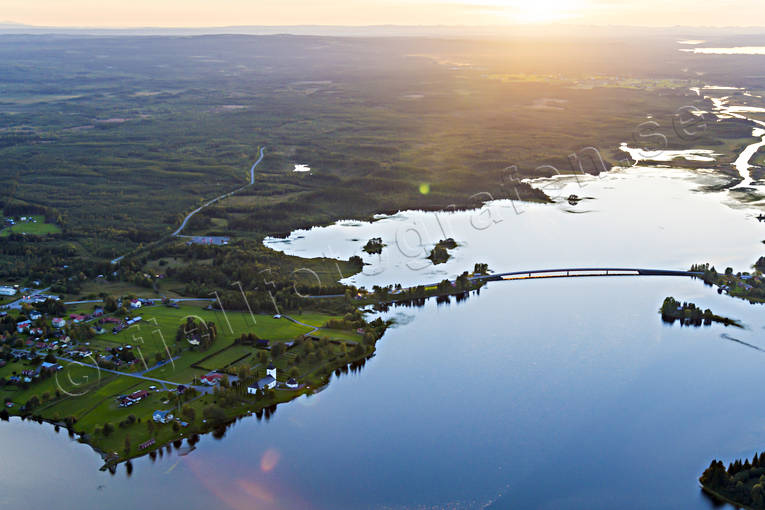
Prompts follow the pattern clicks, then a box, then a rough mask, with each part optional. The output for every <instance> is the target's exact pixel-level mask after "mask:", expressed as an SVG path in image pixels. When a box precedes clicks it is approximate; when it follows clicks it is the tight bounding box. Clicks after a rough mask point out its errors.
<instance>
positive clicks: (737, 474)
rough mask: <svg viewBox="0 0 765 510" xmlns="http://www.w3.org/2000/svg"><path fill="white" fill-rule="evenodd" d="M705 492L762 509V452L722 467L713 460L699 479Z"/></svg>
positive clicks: (764, 488)
mask: <svg viewBox="0 0 765 510" xmlns="http://www.w3.org/2000/svg"><path fill="white" fill-rule="evenodd" d="M699 482H701V485H702V486H703V487H704V488H705V489H706V490H708V491H710V492H713V493H715V494H718V495H720V496H722V497H724V498H726V499H729V500H731V501H733V502H734V503H736V504H739V505H743V506H746V507H748V508H754V509H765V453H763V454H762V455H758V454H757V453H755V454H754V457H752V461H751V462H750V461H749V460H748V459H745V460H744V462H742V461H741V459H738V460H736V461H734V462H731V463H730V464H728V467H727V469H726V467H725V465H724V464H723V463H722V461H720V460H716V459H715V460H713V461H712V462H711V463H710V464H709V467H708V468H707V469H706V470H705V471H704V473H703V474H702V475H701V477H700V478H699Z"/></svg>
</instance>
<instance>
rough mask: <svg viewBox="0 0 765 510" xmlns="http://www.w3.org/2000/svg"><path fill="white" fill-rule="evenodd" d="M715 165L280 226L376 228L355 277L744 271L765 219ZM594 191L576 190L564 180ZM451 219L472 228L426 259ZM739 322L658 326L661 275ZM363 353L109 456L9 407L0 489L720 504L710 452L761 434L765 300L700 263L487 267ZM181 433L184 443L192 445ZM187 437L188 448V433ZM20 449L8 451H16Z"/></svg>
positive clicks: (404, 500) (510, 504)
mask: <svg viewBox="0 0 765 510" xmlns="http://www.w3.org/2000/svg"><path fill="white" fill-rule="evenodd" d="M724 182H725V181H722V180H721V178H720V177H717V176H715V175H714V174H712V173H711V172H705V171H695V172H690V171H684V170H675V169H668V168H640V167H633V168H630V169H621V170H619V169H617V170H615V171H613V172H609V173H607V174H604V175H602V176H600V177H581V176H580V177H578V178H572V177H569V178H559V179H550V180H546V181H537V182H535V185H537V186H539V187H543V188H545V190H546V191H547V192H548V193H549V194H551V195H552V196H554V197H556V198H557V202H556V204H554V205H531V204H521V203H517V202H516V203H512V202H510V201H499V202H493V203H491V204H489V205H487V206H485V207H484V208H483V209H481V210H480V211H467V212H459V213H451V214H449V213H440V214H434V213H425V212H417V211H408V212H404V213H400V214H398V215H395V216H392V217H386V218H382V219H380V220H379V221H377V222H375V223H365V222H357V221H347V222H340V223H339V224H337V225H333V226H330V227H326V228H317V229H312V230H310V231H302V232H296V233H294V234H293V235H292V236H291V237H290V238H289V239H287V240H278V239H270V240H268V242H267V244H269V245H270V246H272V247H274V248H276V249H280V250H284V251H286V252H289V253H295V254H299V255H303V256H316V255H322V254H323V255H329V256H335V257H340V258H348V257H349V256H351V255H355V254H360V252H361V247H362V246H363V245H364V243H365V242H366V241H367V240H368V239H369V238H370V237H376V236H380V237H382V238H383V240H384V242H385V243H386V244H387V246H386V248H385V249H384V250H383V254H382V256H380V257H377V256H371V255H365V256H364V258H365V260H366V261H367V262H368V263H369V265H368V266H367V267H366V268H365V271H364V273H363V274H360V275H357V276H354V277H352V278H349V280H348V281H351V282H353V283H355V284H358V285H365V286H367V287H371V286H372V285H374V284H388V283H395V282H401V283H404V284H413V283H423V282H435V281H438V280H440V279H442V278H444V277H446V276H454V275H456V274H459V273H460V272H462V271H463V270H465V269H469V268H472V265H473V264H474V263H475V262H478V261H481V262H487V263H489V264H490V266H491V267H492V269H495V270H497V271H510V270H521V269H542V268H557V267H592V266H603V265H605V266H611V267H614V266H622V267H649V268H660V269H687V268H688V267H689V266H690V265H691V264H692V263H696V262H706V261H709V262H712V263H714V264H715V265H716V266H717V267H718V269H720V270H722V269H724V268H725V267H726V266H733V267H735V268H736V269H737V270H746V269H748V268H749V267H750V266H751V264H752V263H753V262H754V261H755V260H756V259H757V258H758V257H759V256H760V255H762V254H763V251H765V250H763V248H764V247H763V244H762V242H761V241H762V240H763V239H765V228H764V226H763V224H761V223H758V222H757V221H756V220H755V219H754V216H755V214H756V212H757V210H756V209H755V208H754V207H753V206H751V205H749V206H742V205H740V204H739V203H738V202H736V198H737V196H736V193H734V192H729V191H715V192H712V191H709V190H708V187H709V186H715V185H720V184H722V183H724ZM571 193H576V194H578V195H579V196H580V197H585V198H586V199H585V200H583V201H581V202H579V203H578V204H577V205H571V204H569V203H568V202H567V201H566V200H565V199H564V197H567V196H568V195H569V194H571ZM446 235H451V236H453V237H454V238H455V239H456V240H457V241H458V242H459V243H460V245H459V247H458V248H457V249H455V250H454V251H453V255H454V257H453V259H452V260H450V261H449V262H448V263H446V264H443V265H439V266H437V267H433V266H432V265H430V264H429V263H428V262H427V261H426V260H425V255H426V254H427V252H428V250H429V249H430V248H431V247H432V245H433V244H435V242H436V241H438V240H439V239H441V238H443V237H445V236H446ZM670 295H671V296H675V297H676V298H678V299H680V300H685V301H693V302H696V303H697V304H698V305H700V306H701V307H709V308H711V309H712V310H713V311H715V312H716V313H718V314H720V315H725V316H729V317H732V318H735V319H739V320H741V321H742V322H743V323H744V324H745V325H746V328H745V329H738V328H733V327H728V328H726V327H723V326H719V325H713V326H709V327H701V328H692V327H680V326H679V325H674V326H670V325H666V324H664V323H662V321H661V320H660V316H659V314H658V313H657V312H658V308H659V307H660V305H661V302H662V300H663V299H664V298H665V297H666V296H670ZM385 315H386V316H390V317H394V318H396V319H397V325H396V326H395V327H393V328H392V329H390V330H389V331H388V332H387V333H386V335H385V337H384V338H383V339H382V341H381V342H380V343H379V344H378V352H377V355H376V356H375V357H374V358H373V359H371V360H369V361H368V362H367V364H366V366H365V367H364V368H363V369H362V370H361V371H359V372H356V373H351V374H348V375H341V376H338V377H333V379H332V381H331V383H330V384H329V386H328V388H327V389H326V390H325V391H323V392H321V393H319V394H317V395H314V396H311V397H307V398H301V399H299V400H297V401H294V402H292V403H289V404H287V405H283V406H280V407H279V408H278V409H277V411H276V413H275V415H274V416H272V417H271V419H270V420H268V421H266V420H258V419H256V418H255V417H249V418H245V419H242V420H240V421H239V422H237V423H236V424H234V425H233V426H232V427H230V428H229V429H228V431H227V432H226V434H225V436H224V437H223V438H215V437H213V436H212V435H208V436H204V437H202V438H201V440H200V442H199V443H198V444H197V445H196V449H195V450H194V451H192V452H191V453H188V454H187V455H180V453H179V452H177V451H173V452H172V453H168V454H165V455H164V456H162V457H160V458H157V459H156V460H152V459H150V458H142V459H138V460H136V461H134V462H133V463H132V473H128V470H127V469H126V466H124V465H123V466H120V468H119V469H118V471H117V472H116V473H115V474H110V473H108V472H101V471H99V470H98V468H99V467H100V465H101V461H100V458H99V457H98V456H97V455H96V454H94V453H93V452H92V451H91V450H90V448H89V447H87V446H85V445H81V444H79V443H77V442H75V441H72V440H71V439H69V438H68V437H67V434H66V432H65V431H62V432H60V433H56V432H55V431H54V429H53V427H51V426H49V425H45V424H43V425H38V424H36V423H28V422H26V423H25V422H21V421H20V420H12V421H11V422H10V423H1V424H0V448H1V449H2V450H1V451H2V452H3V458H4V459H5V462H3V463H0V506H3V507H6V508H10V507H13V506H17V507H21V506H24V507H28V508H43V507H48V506H50V507H55V508H57V509H77V510H83V509H101V508H114V509H123V508H124V509H131V510H132V509H134V508H136V506H149V507H155V506H160V505H161V506H162V507H163V508H167V509H181V508H183V509H185V508H222V509H237V510H238V509H252V508H255V509H259V510H260V509H264V510H266V509H317V510H319V509H322V510H323V509H328V510H329V509H333V510H335V509H412V508H414V509H431V508H449V509H479V508H502V509H503V508H520V509H527V508H538V509H559V508H587V509H614V508H619V509H636V510H637V509H641V510H644V509H677V508H683V509H708V508H712V507H713V503H712V502H710V501H709V500H708V499H707V498H706V497H705V496H703V494H702V493H701V491H700V489H699V486H698V482H697V478H698V476H699V475H700V473H701V472H702V471H703V470H704V468H705V467H706V466H707V465H708V464H709V462H710V460H711V459H712V458H715V457H717V458H723V459H725V460H726V461H728V460H731V459H734V458H736V457H745V456H751V455H752V454H753V453H754V452H755V451H761V450H764V449H765V439H764V438H765V408H763V406H762V405H760V403H761V401H762V390H761V388H762V387H763V382H764V381H765V375H764V374H765V370H763V369H765V351H763V349H765V314H763V307H762V306H752V305H750V304H748V303H747V302H744V301H741V300H735V299H732V298H729V297H726V296H721V295H719V294H717V292H716V291H715V290H714V289H712V288H710V287H705V286H704V285H703V284H702V283H701V282H700V281H698V280H691V279H688V278H675V277H641V278H638V277H613V278H578V279H552V280H534V281H513V282H492V283H490V284H489V285H488V286H487V287H486V288H484V289H482V290H481V291H480V295H472V296H471V297H470V298H469V299H468V300H466V301H462V302H460V303H457V302H452V303H450V304H442V305H437V304H436V303H435V302H433V301H430V302H428V303H427V304H426V305H425V306H424V307H421V308H393V309H391V310H390V311H389V312H386V314H385ZM184 446H186V445H185V444H184ZM184 453H185V450H184ZM11 459H12V460H11Z"/></svg>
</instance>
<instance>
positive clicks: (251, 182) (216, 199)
mask: <svg viewBox="0 0 765 510" xmlns="http://www.w3.org/2000/svg"><path fill="white" fill-rule="evenodd" d="M265 150H266V148H265V147H261V148H260V157H259V158H258V160H257V161H256V162H255V163H254V164H253V165H252V168H250V182H249V183H248V184H245V185H244V186H242V187H240V188H237V189H235V190H234V191H229V192H228V193H225V194H223V195H221V196H219V197H215V198H213V199H212V200H210V201H208V202H206V203H205V204H204V205H202V206H200V207H197V208H196V209H194V210H193V211H191V212H190V213H189V214H188V216H186V217H185V218H184V219H183V223H181V226H180V227H178V230H176V231H175V232H173V233H172V234H170V235H171V236H172V237H178V235H179V234H180V233H181V231H183V229H184V228H186V224H187V223H188V222H189V220H190V219H191V218H192V217H193V216H194V215H195V214H196V213H198V212H199V211H201V210H202V209H204V208H206V207H209V206H211V205H212V204H214V203H216V202H218V201H220V200H223V199H224V198H228V197H230V196H231V195H233V194H234V193H238V192H239V191H242V190H243V189H244V188H246V187H248V186H252V185H253V184H255V167H256V166H258V165H259V164H260V162H261V161H263V156H264V151H265ZM115 260H116V259H115Z"/></svg>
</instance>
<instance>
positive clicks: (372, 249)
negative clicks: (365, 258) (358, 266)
mask: <svg viewBox="0 0 765 510" xmlns="http://www.w3.org/2000/svg"><path fill="white" fill-rule="evenodd" d="M384 247H385V244H384V243H383V240H382V238H380V237H373V238H372V239H370V240H369V241H367V244H365V245H364V248H363V250H364V251H365V252H367V253H369V254H370V255H372V254H377V255H379V254H380V253H382V250H383V248H384Z"/></svg>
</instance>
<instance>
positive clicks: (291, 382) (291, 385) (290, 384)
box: [286, 377, 298, 390]
mask: <svg viewBox="0 0 765 510" xmlns="http://www.w3.org/2000/svg"><path fill="white" fill-rule="evenodd" d="M286 386H287V387H288V388H289V389H291V390H294V389H296V388H297V387H298V382H297V381H296V380H295V378H294V377H290V378H289V379H287V383H286Z"/></svg>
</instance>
